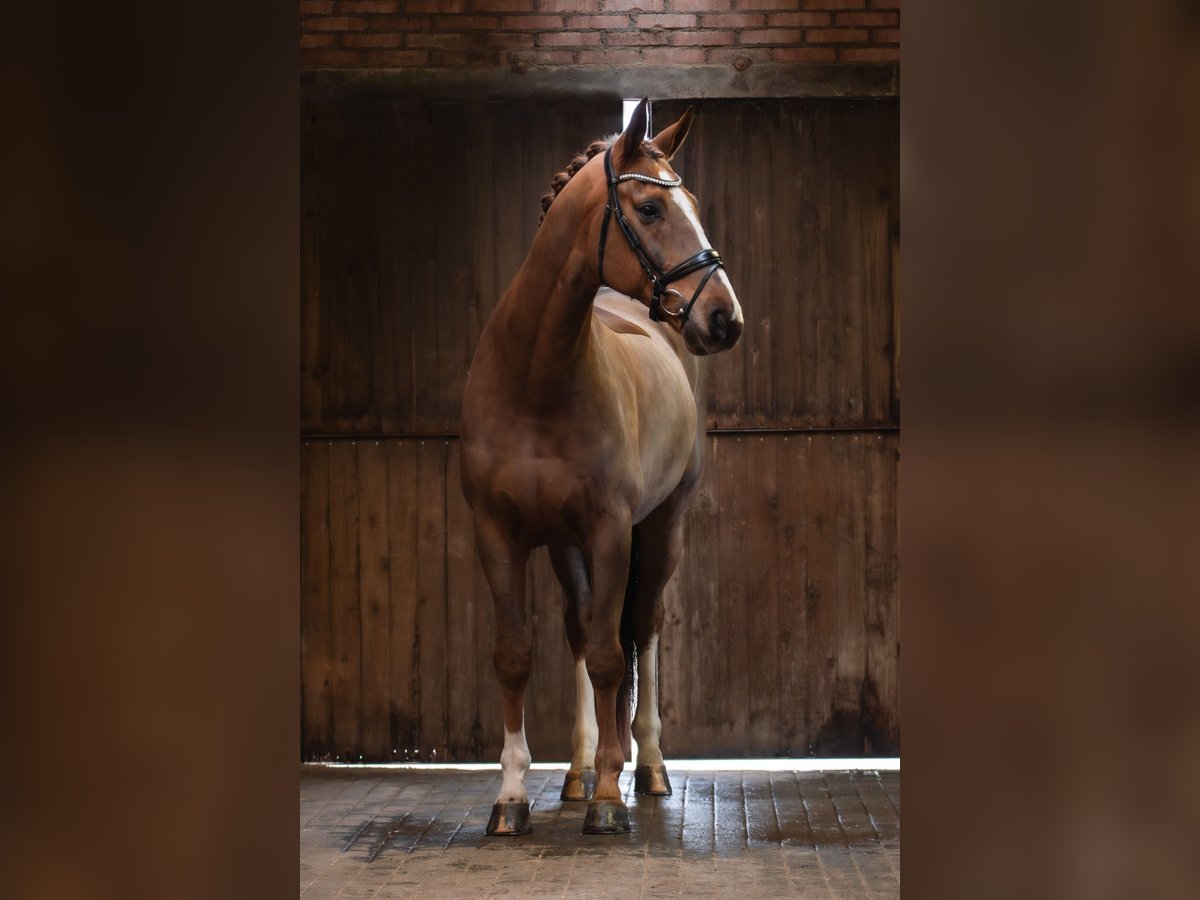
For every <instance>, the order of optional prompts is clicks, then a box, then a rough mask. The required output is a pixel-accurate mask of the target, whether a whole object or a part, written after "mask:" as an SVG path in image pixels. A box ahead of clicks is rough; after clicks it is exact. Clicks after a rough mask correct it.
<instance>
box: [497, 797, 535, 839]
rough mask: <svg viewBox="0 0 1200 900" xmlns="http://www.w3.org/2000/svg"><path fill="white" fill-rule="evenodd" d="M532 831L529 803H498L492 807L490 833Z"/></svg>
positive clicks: (502, 833) (526, 832)
mask: <svg viewBox="0 0 1200 900" xmlns="http://www.w3.org/2000/svg"><path fill="white" fill-rule="evenodd" d="M531 831H533V829H532V828H531V827H530V826H529V804H528V803H497V804H495V805H494V806H493V807H492V817H491V818H490V819H488V827H487V833H488V834H496V835H514V834H529V832H531Z"/></svg>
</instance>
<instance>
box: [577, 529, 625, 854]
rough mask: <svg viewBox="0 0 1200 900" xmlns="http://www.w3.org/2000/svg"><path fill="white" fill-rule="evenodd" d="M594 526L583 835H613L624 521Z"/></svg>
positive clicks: (621, 820)
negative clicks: (591, 738)
mask: <svg viewBox="0 0 1200 900" xmlns="http://www.w3.org/2000/svg"><path fill="white" fill-rule="evenodd" d="M609 524H610V527H607V528H600V529H598V531H597V534H596V535H595V537H594V538H593V540H592V541H591V546H590V547H589V553H588V556H589V562H590V564H591V573H592V577H591V584H592V619H591V622H590V624H589V626H588V629H587V646H586V651H585V656H586V659H587V674H588V677H589V678H590V679H591V682H592V688H593V690H594V691H595V695H596V722H597V725H598V730H599V735H598V743H597V748H596V790H595V793H594V794H593V795H592V799H591V802H590V803H589V804H588V809H587V815H586V817H585V818H584V822H583V830H584V833H585V834H616V833H619V832H624V831H628V830H629V810H628V809H626V807H625V802H624V801H623V800H622V799H621V788H620V785H619V784H618V781H617V779H618V778H619V777H620V775H621V770H622V768H624V766H625V754H624V751H623V750H622V749H621V740H620V737H619V735H618V733H617V694H618V693H619V691H620V687H621V679H622V678H623V677H624V675H625V653H624V651H623V650H622V649H621V633H620V632H621V608H622V606H623V604H624V602H625V584H626V579H627V577H628V575H629V549H630V535H631V531H630V526H629V523H628V521H626V522H623V523H609Z"/></svg>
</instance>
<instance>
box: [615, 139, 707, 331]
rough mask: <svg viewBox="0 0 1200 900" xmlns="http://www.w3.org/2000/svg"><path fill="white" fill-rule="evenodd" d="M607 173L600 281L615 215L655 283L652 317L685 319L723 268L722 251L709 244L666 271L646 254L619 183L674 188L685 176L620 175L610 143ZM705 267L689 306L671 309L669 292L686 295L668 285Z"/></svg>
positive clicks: (632, 247)
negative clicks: (627, 214) (625, 207)
mask: <svg viewBox="0 0 1200 900" xmlns="http://www.w3.org/2000/svg"><path fill="white" fill-rule="evenodd" d="M604 175H605V178H606V179H607V180H608V204H607V205H606V206H605V207H604V227H603V228H602V229H601V230H600V281H601V283H603V282H604V245H605V242H606V241H607V239H608V222H609V220H610V219H611V218H613V217H614V216H615V217H616V220H617V225H618V227H620V229H621V233H622V234H624V235H625V240H626V241H628V242H629V248H630V249H631V250H632V251H633V255H634V256H636V257H637V261H638V262H639V263H640V264H641V266H642V270H643V271H644V272H645V273H646V277H647V278H649V279H650V284H651V285H653V292H652V294H651V299H650V319H651V320H652V321H654V322H661V321H662V317H663V316H664V315H666V316H670V317H671V318H678V319H681V320H682V321H683V322H686V321H687V317H688V313H690V312H691V311H692V307H693V306H695V305H696V301H697V300H698V299H699V298H700V292H701V291H703V290H704V286H705V285H706V284H708V279H710V278H712V276H713V273H714V272H716V271H717V269H721V268H724V266H725V263H724V261H723V260H722V259H721V254H720V253H718V252H717V251H716V250H713V249H712V248H711V247H709V248H708V249H706V250H701V251H700V252H698V253H696V254H694V255H692V256H690V257H688V258H687V259H685V260H684V261H683V262H681V263H680V264H679V265H677V266H675V267H674V268H673V269H670V270H669V271H666V272H664V271H662V270H661V269H660V268H659V267H658V266H656V265H655V264H654V262H653V261H652V260H651V259H650V257H649V256H648V255H647V254H646V250H645V248H644V247H642V242H641V241H640V240H638V236H637V235H636V234H635V233H634V231H633V226H632V225H630V224H629V220H628V219H627V218H626V217H625V213H624V212H623V211H622V209H621V202H620V200H619V198H618V197H617V185H618V184H620V183H621V182H622V181H644V182H646V183H647V184H657V185H659V186H660V187H666V188H674V187H679V186H680V185H681V184H683V179H682V178H674V179H670V180H668V179H666V178H655V177H654V176H653V175H643V174H642V173H641V172H626V173H625V174H624V175H617V174H616V173H615V172H613V165H612V147H611V146H610V147H609V148H608V149H607V150H605V151H604ZM706 266H707V267H708V271H707V272H705V273H704V277H703V278H701V279H700V284H699V285H698V286H697V287H696V291H695V293H693V294H692V299H691V300H689V301H688V302H687V305H686V306H684V307H683V308H682V309H681V310H678V311H677V312H672V311H671V310H670V309H668V308H667V306H666V305H665V304H664V303H663V300H664V299H665V298H666V295H667V294H674V295H675V296H676V297H678V298H679V299H680V300H683V295H682V294H681V293H679V291H677V290H674V289H673V288H670V287H668V285H669V284H670V283H671V282H673V281H678V280H679V279H680V278H683V277H684V276H685V275H690V274H691V273H692V272H695V271H696V270H698V269H703V268H705V267H706Z"/></svg>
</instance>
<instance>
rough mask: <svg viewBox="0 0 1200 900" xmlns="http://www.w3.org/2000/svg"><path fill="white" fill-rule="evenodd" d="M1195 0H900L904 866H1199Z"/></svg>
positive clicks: (946, 880) (937, 891) (987, 871)
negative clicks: (1121, 0)
mask: <svg viewBox="0 0 1200 900" xmlns="http://www.w3.org/2000/svg"><path fill="white" fill-rule="evenodd" d="M1197 10H1198V7H1196V5H1195V4H1194V3H1193V4H1185V3H1181V2H1174V3H1163V2H1154V3H1146V4H1138V5H1137V6H1136V7H1131V6H1129V5H1128V4H1118V3H1114V2H1102V3H1094V2H1093V3H1081V2H1073V3H1056V4H1043V3H1031V2H1017V3H1004V4H962V3H949V2H942V3H936V4H935V3H922V2H916V3H911V2H910V3H907V4H906V6H905V10H904V59H903V63H902V97H903V99H902V104H901V105H902V132H903V135H902V144H901V145H902V150H901V154H902V159H901V180H902V181H901V183H902V196H903V202H902V216H901V221H902V222H903V231H904V241H903V246H904V250H903V276H902V291H901V296H902V300H901V310H902V311H901V315H902V321H903V332H904V346H903V364H902V377H903V382H904V396H905V409H904V413H903V417H904V441H903V445H902V451H901V452H902V459H901V469H900V485H901V497H900V523H901V524H900V532H901V555H900V558H901V585H902V587H901V595H902V604H903V616H902V641H903V647H904V652H903V660H902V664H901V673H902V679H901V683H902V692H901V693H902V702H903V705H904V719H905V745H904V764H903V771H904V775H903V783H904V795H905V802H906V808H905V815H904V837H903V847H904V850H903V854H904V871H903V884H904V891H905V894H906V895H910V896H913V897H922V898H924V897H970V898H988V897H1022V898H1029V897H1054V898H1075V897H1078V898H1097V897H1125V896H1139V897H1188V896H1192V897H1194V896H1197V880H1198V879H1197V876H1198V875H1200V857H1197V855H1196V854H1195V852H1194V836H1195V834H1196V833H1197V831H1196V825H1197V810H1198V809H1200V791H1198V786H1200V778H1198V776H1197V772H1196V770H1195V768H1194V763H1195V760H1196V759H1197V758H1198V757H1197V752H1196V751H1197V739H1198V738H1200V715H1198V713H1200V705H1198V702H1197V694H1196V690H1197V686H1198V685H1200V654H1198V653H1197V646H1198V642H1197V637H1198V636H1200V628H1198V626H1200V602H1198V600H1200V591H1198V590H1197V587H1198V579H1197V566H1196V560H1197V558H1198V556H1200V553H1198V551H1200V526H1198V519H1197V516H1196V514H1195V510H1196V509H1197V507H1198V506H1200V467H1198V466H1197V458H1198V457H1197V450H1198V449H1200V447H1198V442H1197V438H1198V437H1200V429H1198V426H1200V421H1198V419H1197V412H1198V411H1200V289H1198V287H1197V284H1198V278H1197V276H1198V275H1200V178H1198V175H1200V169H1198V163H1200V103H1197V101H1196V98H1197V96H1198V95H1197V87H1198V79H1197V75H1200V13H1198V12H1197Z"/></svg>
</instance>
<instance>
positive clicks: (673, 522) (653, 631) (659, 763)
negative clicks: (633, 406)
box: [632, 503, 686, 795]
mask: <svg viewBox="0 0 1200 900" xmlns="http://www.w3.org/2000/svg"><path fill="white" fill-rule="evenodd" d="M679 507H682V508H670V507H668V508H663V507H660V508H659V509H658V510H656V511H655V512H654V513H651V515H650V516H648V517H647V518H646V520H645V521H644V522H643V523H642V524H641V525H640V526H639V532H640V534H639V537H640V543H641V547H640V552H639V553H638V561H639V562H638V579H637V588H636V592H635V594H634V596H633V598H632V599H633V603H634V608H633V610H632V613H633V640H634V644H635V646H636V647H637V676H638V681H637V685H638V689H637V712H636V713H635V714H634V717H633V737H634V740H636V741H637V747H638V752H637V766H636V768H635V769H634V772H633V785H634V790H636V791H637V792H638V793H639V794H653V795H669V794H670V793H671V782H670V779H669V778H668V777H667V767H666V764H665V763H664V762H663V755H662V749H661V748H660V746H659V740H660V738H661V736H662V720H661V719H660V718H659V715H658V638H659V634H660V633H661V632H662V624H663V613H664V610H663V600H662V594H663V589H664V588H665V587H666V586H667V582H668V581H670V579H671V575H672V574H674V572H675V568H676V567H677V566H678V565H679V560H680V558H681V557H682V556H683V508H686V503H684V504H679Z"/></svg>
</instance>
